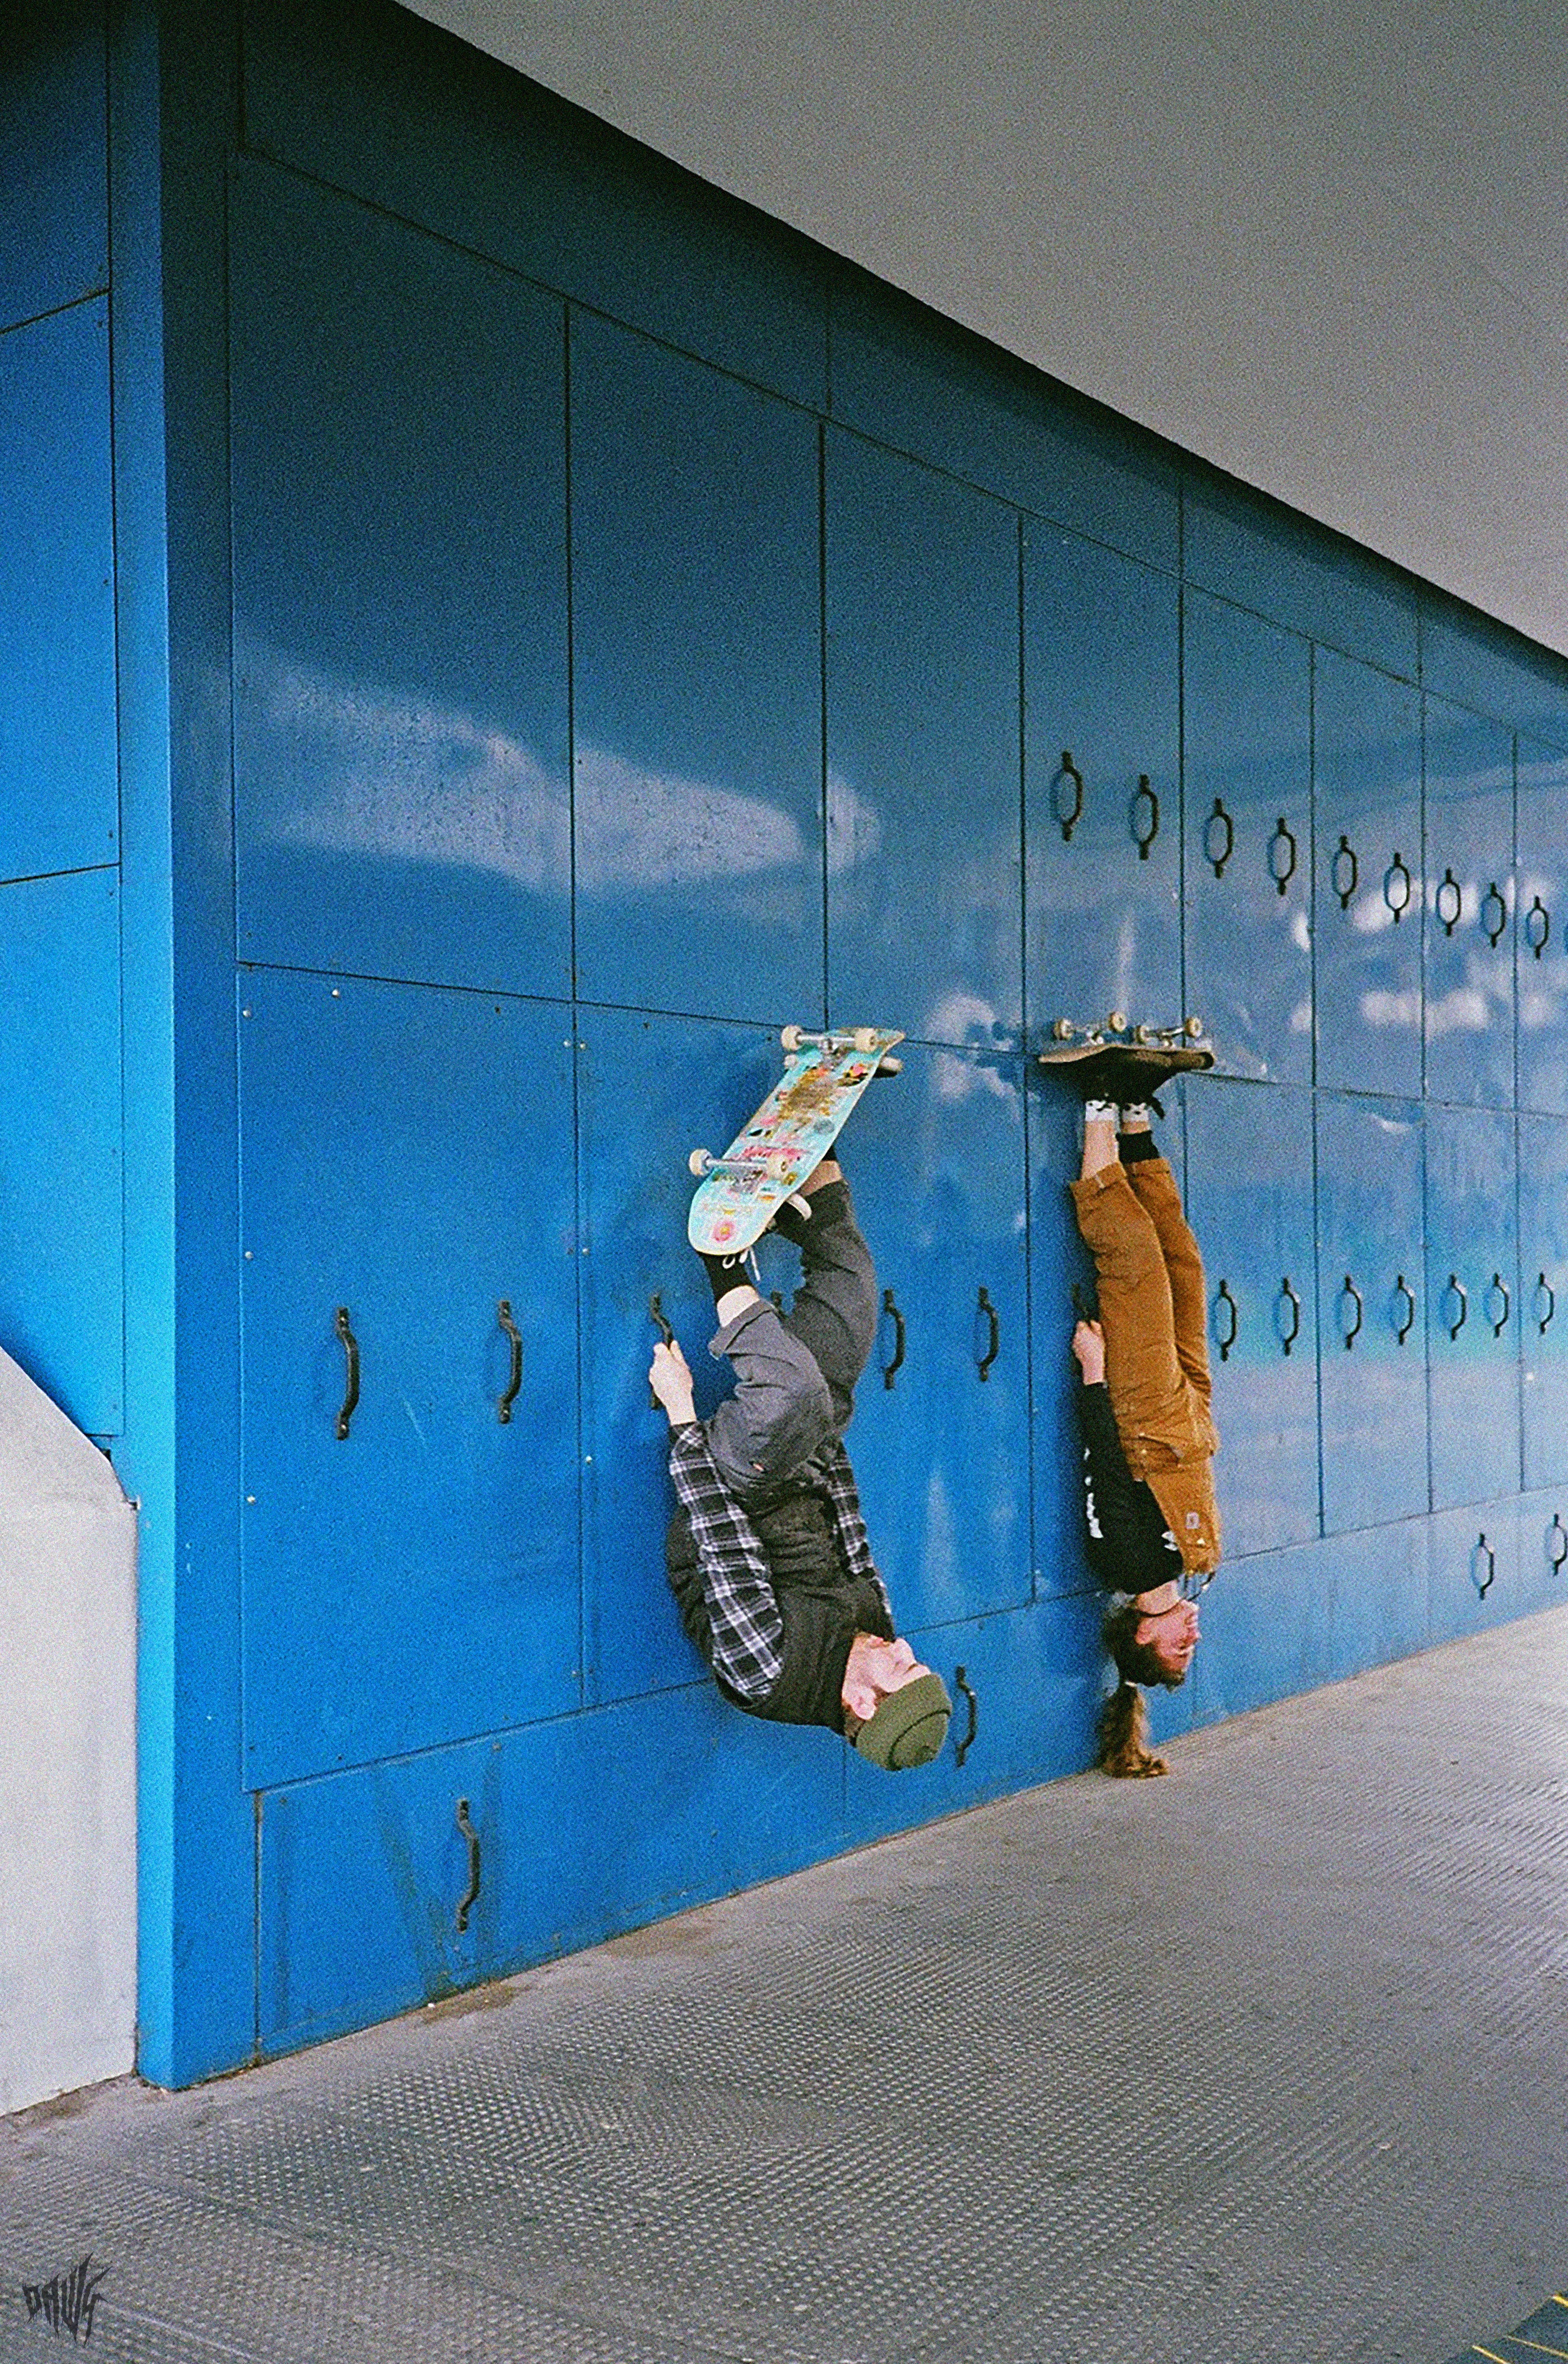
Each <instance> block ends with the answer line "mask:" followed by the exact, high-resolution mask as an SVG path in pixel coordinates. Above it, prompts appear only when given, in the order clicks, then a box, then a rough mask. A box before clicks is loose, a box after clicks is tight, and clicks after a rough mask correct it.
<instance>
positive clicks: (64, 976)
mask: <svg viewBox="0 0 1568 2364" xmlns="http://www.w3.org/2000/svg"><path fill="white" fill-rule="evenodd" d="M119 964H120V938H119V882H118V880H117V878H116V876H115V874H114V873H113V871H108V870H94V871H84V872H79V873H77V874H76V875H73V876H71V877H66V878H38V879H32V880H29V881H28V882H27V883H26V884H23V885H17V886H10V887H0V979H3V980H4V983H3V984H0V1346H4V1348H5V1349H6V1353H7V1354H8V1355H13V1356H14V1357H15V1358H16V1360H17V1362H18V1363H20V1364H21V1366H22V1367H23V1369H24V1370H25V1371H27V1372H28V1373H29V1375H30V1376H31V1377H33V1378H35V1379H36V1380H37V1381H38V1383H39V1387H41V1388H43V1390H44V1392H45V1393H46V1394H47V1395H50V1396H52V1397H53V1399H54V1400H55V1402H56V1403H58V1404H59V1405H60V1406H61V1410H62V1411H67V1412H69V1413H70V1415H71V1418H72V1420H73V1421H74V1422H76V1424H77V1426H78V1428H82V1429H85V1430H86V1432H87V1433H88V1434H89V1435H90V1436H113V1435H117V1433H118V1432H119V1429H120V1425H121V1421H122V1416H123V1408H124V1396H125V1314H124V1288H125V1215H124V1193H123V1188H122V1181H121V1147H120V965H119Z"/></svg>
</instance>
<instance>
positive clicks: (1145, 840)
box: [1130, 772, 1160, 862]
mask: <svg viewBox="0 0 1568 2364" xmlns="http://www.w3.org/2000/svg"><path fill="white" fill-rule="evenodd" d="M1140 805H1147V807H1148V808H1149V826H1148V828H1147V829H1146V830H1142V831H1140V829H1139V826H1138V808H1139V806H1140ZM1130 819H1131V825H1132V835H1133V842H1134V843H1135V844H1136V845H1137V847H1138V858H1139V860H1140V862H1147V861H1148V859H1149V849H1150V847H1151V845H1152V844H1153V842H1154V841H1155V839H1156V838H1157V837H1158V836H1159V834H1160V799H1159V797H1157V796H1156V795H1155V793H1154V791H1153V789H1152V788H1151V786H1150V785H1149V775H1148V773H1147V772H1140V774H1139V775H1138V786H1136V788H1134V790H1133V792H1132V811H1131V816H1130Z"/></svg>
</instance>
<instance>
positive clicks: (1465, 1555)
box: [1427, 1501, 1539, 1642]
mask: <svg viewBox="0 0 1568 2364" xmlns="http://www.w3.org/2000/svg"><path fill="white" fill-rule="evenodd" d="M1519 1528H1520V1521H1519V1513H1518V1505H1517V1504H1516V1503H1515V1502H1512V1501H1508V1502H1496V1501H1479V1502H1476V1503H1474V1504H1473V1505H1472V1506H1471V1507H1470V1508H1469V1509H1468V1510H1462V1511H1446V1512H1440V1513H1439V1514H1438V1515H1437V1516H1435V1517H1434V1518H1432V1519H1431V1520H1430V1521H1429V1525H1428V1541H1427V1548H1428V1566H1429V1578H1428V1600H1427V1637H1428V1640H1429V1642H1451V1641H1454V1640H1456V1639H1457V1638H1458V1636H1459V1635H1460V1634H1478V1633H1480V1632H1481V1631H1482V1630H1483V1629H1484V1628H1485V1627H1486V1626H1488V1625H1501V1624H1503V1623H1504V1622H1506V1621H1507V1619H1508V1618H1510V1617H1518V1616H1519V1615H1520V1614H1521V1613H1522V1611H1524V1610H1525V1609H1526V1608H1535V1607H1537V1606H1539V1602H1538V1600H1536V1599H1534V1598H1531V1599H1529V1600H1526V1599H1525V1598H1523V1597H1522V1596H1523V1587H1522V1585H1521V1580H1520V1570H1519V1546H1520V1541H1521V1537H1520V1532H1519ZM1531 1580H1532V1583H1533V1582H1534V1578H1533V1575H1532V1579H1531Z"/></svg>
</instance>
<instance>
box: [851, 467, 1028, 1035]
mask: <svg viewBox="0 0 1568 2364" xmlns="http://www.w3.org/2000/svg"><path fill="white" fill-rule="evenodd" d="M826 452H827V458H826V470H827V473H826V480H825V485H826V508H825V531H826V552H827V624H828V645H827V694H828V709H827V710H828V1005H829V1010H830V1014H831V1016H832V1019H833V1021H834V1023H835V1024H837V1025H856V1024H873V1023H875V1024H884V1025H893V1026H901V1027H902V1028H903V1029H904V1031H905V1032H906V1034H908V1035H909V1036H911V1037H912V1038H913V1039H916V1040H918V1041H923V1042H929V1043H979V1044H983V1045H986V1046H988V1047H992V1048H995V1047H996V1046H998V1045H1000V1044H1003V1043H1017V1041H1018V1033H1019V1028H1020V1025H1021V1020H1022V950H1021V944H1020V886H1019V879H1020V871H1021V862H1022V853H1021V845H1020V824H1019V796H1018V519H1017V517H1016V515H1015V513H1014V512H1013V511H1012V510H1011V509H1008V508H1006V507H1004V506H1003V504H1002V503H1001V502H999V501H995V500H992V499H990V498H989V497H988V496H985V495H984V494H982V493H977V492H974V491H973V490H972V489H971V488H970V487H969V486H968V485H961V484H958V483H955V482H954V481H952V480H951V478H949V477H945V476H941V475H939V474H936V472H935V471H934V470H931V469H929V468H924V467H921V466H919V465H917V463H915V462H914V461H910V460H905V459H901V458H899V457H897V456H896V455H895V454H894V453H891V452H882V451H878V450H876V449H874V448H873V446H871V445H869V444H866V443H863V442H862V441H861V440H859V439H858V438H857V437H854V436H851V435H848V434H844V433H841V432H839V431H836V430H835V431H832V432H830V433H829V434H828V439H827V447H826Z"/></svg>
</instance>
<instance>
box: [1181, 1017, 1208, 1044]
mask: <svg viewBox="0 0 1568 2364" xmlns="http://www.w3.org/2000/svg"><path fill="white" fill-rule="evenodd" d="M1182 1031H1183V1033H1184V1035H1185V1036H1186V1037H1187V1040H1188V1041H1189V1042H1191V1043H1197V1042H1200V1041H1201V1040H1202V1038H1203V1034H1204V1031H1205V1029H1204V1022H1203V1020H1202V1019H1201V1018H1188V1019H1186V1020H1184V1023H1183V1026H1182Z"/></svg>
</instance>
